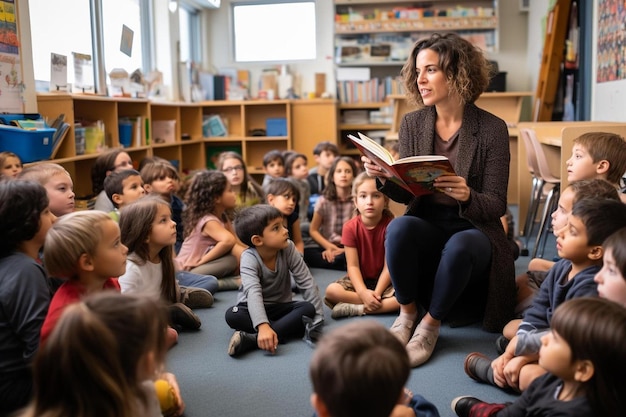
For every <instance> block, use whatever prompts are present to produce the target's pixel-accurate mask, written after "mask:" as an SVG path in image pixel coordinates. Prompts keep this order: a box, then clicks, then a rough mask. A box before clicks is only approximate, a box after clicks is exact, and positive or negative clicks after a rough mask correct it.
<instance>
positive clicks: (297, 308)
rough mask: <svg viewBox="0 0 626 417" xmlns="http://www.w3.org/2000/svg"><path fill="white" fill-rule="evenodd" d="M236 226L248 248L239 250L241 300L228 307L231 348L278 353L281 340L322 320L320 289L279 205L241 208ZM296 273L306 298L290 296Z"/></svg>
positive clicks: (234, 351) (238, 351)
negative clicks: (296, 245)
mask: <svg viewBox="0 0 626 417" xmlns="http://www.w3.org/2000/svg"><path fill="white" fill-rule="evenodd" d="M235 231H236V233H237V236H238V237H239V239H240V240H241V241H242V242H243V243H244V244H245V245H248V249H246V250H244V251H243V253H242V254H241V264H240V273H241V287H240V289H239V296H238V297H237V305H235V306H233V307H231V308H229V309H228V310H227V311H226V323H228V325H229V326H230V327H231V328H233V329H235V333H234V334H233V336H232V338H231V339H230V343H229V346H228V354H229V355H230V356H239V355H241V354H243V353H245V352H248V351H251V350H255V349H262V350H265V351H267V352H269V353H271V354H275V353H276V349H277V347H278V344H279V343H285V342H286V340H287V339H288V338H295V337H302V335H303V334H305V331H306V330H308V331H309V332H310V331H311V329H310V327H311V326H309V328H308V329H307V325H305V322H312V324H313V326H321V323H323V321H324V311H323V306H322V299H321V297H320V293H319V289H318V287H317V284H316V283H315V280H314V279H313V276H312V275H311V272H310V271H309V268H308V267H307V266H306V264H305V263H304V260H303V258H302V255H301V254H300V253H299V252H298V251H297V250H296V248H295V245H294V244H293V242H292V241H291V240H290V239H289V233H288V231H287V228H286V227H285V226H284V224H283V214H282V213H281V212H280V211H279V210H278V209H277V208H275V207H272V206H269V205H267V204H257V205H254V206H251V207H247V208H245V209H243V210H242V211H241V212H240V213H239V215H238V216H237V218H236V220H235ZM292 276H293V279H294V281H295V283H296V285H297V287H298V289H299V291H300V293H301V294H302V297H303V298H304V301H294V300H293V298H292V291H291V277H292Z"/></svg>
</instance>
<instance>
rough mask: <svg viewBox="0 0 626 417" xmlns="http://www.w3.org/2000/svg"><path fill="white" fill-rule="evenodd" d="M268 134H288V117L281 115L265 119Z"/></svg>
mask: <svg viewBox="0 0 626 417" xmlns="http://www.w3.org/2000/svg"><path fill="white" fill-rule="evenodd" d="M265 132H266V134H267V136H287V119H285V118H284V117H279V118H275V119H266V120H265Z"/></svg>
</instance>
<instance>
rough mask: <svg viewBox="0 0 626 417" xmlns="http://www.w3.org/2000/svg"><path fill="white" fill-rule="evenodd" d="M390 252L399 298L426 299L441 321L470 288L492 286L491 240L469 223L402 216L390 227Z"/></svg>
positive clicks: (402, 300)
mask: <svg viewBox="0 0 626 417" xmlns="http://www.w3.org/2000/svg"><path fill="white" fill-rule="evenodd" d="M385 251H386V252H385V253H386V258H387V265H388V267H389V272H390V274H391V281H392V283H393V286H394V288H395V290H396V298H397V300H398V302H399V303H400V304H404V305H406V304H410V303H412V302H418V303H421V304H422V305H423V306H425V307H427V308H428V312H429V313H430V315H431V316H432V317H433V318H435V319H437V320H442V319H444V318H445V317H446V315H447V314H448V313H449V312H450V310H451V309H452V307H453V306H454V303H455V302H456V301H457V300H458V299H459V297H460V296H461V294H462V293H463V292H464V291H465V290H466V289H467V288H469V287H471V286H474V285H476V286H483V288H484V289H485V291H486V283H487V277H488V274H489V265H490V262H491V243H490V242H489V239H488V238H487V236H486V235H485V234H484V233H483V232H481V231H480V230H478V229H475V228H472V226H471V225H470V224H469V223H466V225H465V226H462V223H461V227H459V222H458V221H457V222H454V221H451V222H436V223H434V222H429V221H426V220H424V219H421V218H419V217H414V216H409V215H405V216H402V217H398V218H396V219H394V220H393V221H392V222H391V223H390V224H389V226H387V234H386V237H385Z"/></svg>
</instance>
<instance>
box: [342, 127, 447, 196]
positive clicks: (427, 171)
mask: <svg viewBox="0 0 626 417" xmlns="http://www.w3.org/2000/svg"><path fill="white" fill-rule="evenodd" d="M358 135H359V137H356V136H354V135H348V138H349V139H350V140H351V141H352V143H354V146H356V147H357V148H358V149H359V151H361V153H363V155H365V156H367V157H368V158H369V159H371V160H372V161H374V162H375V163H376V164H377V165H379V166H380V167H381V168H382V169H383V170H384V171H385V172H386V173H387V174H389V175H390V176H391V178H389V180H390V181H393V182H394V183H396V184H398V185H399V186H401V187H402V188H404V189H405V190H407V191H409V192H410V193H412V194H413V195H415V196H416V197H419V196H421V195H425V194H433V193H435V192H436V191H437V189H436V188H435V186H434V181H435V178H438V177H440V176H443V175H456V174H455V172H454V168H453V167H452V164H451V163H450V161H449V160H448V158H446V157H445V156H441V155H421V156H408V157H406V158H400V159H397V160H396V159H394V157H393V156H392V155H391V153H390V152H389V151H388V150H387V149H385V148H384V147H383V146H381V145H379V144H378V143H377V142H376V141H375V140H373V139H371V138H369V137H367V136H366V135H364V134H362V133H361V132H358Z"/></svg>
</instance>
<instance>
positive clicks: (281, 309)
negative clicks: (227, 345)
mask: <svg viewBox="0 0 626 417" xmlns="http://www.w3.org/2000/svg"><path fill="white" fill-rule="evenodd" d="M265 313H266V314H267V318H268V319H269V321H270V323H269V324H270V326H272V329H274V331H275V332H276V334H277V335H278V341H279V342H281V343H284V342H285V340H286V339H290V338H294V337H302V335H304V322H303V321H302V316H307V317H310V318H313V317H315V307H314V306H313V304H311V303H309V302H308V301H291V302H289V303H272V304H269V303H266V304H265ZM226 323H227V324H228V325H229V326H230V327H231V328H232V329H235V330H243V331H244V332H246V333H256V332H257V329H255V328H254V327H253V326H252V319H251V318H250V312H249V310H248V303H239V304H237V305H236V306H234V307H231V308H229V309H228V310H226Z"/></svg>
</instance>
